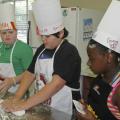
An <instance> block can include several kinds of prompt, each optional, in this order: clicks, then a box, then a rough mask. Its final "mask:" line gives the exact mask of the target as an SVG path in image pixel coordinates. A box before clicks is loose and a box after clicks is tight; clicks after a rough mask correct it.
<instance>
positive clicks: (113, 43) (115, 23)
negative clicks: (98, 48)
mask: <svg viewBox="0 0 120 120" xmlns="http://www.w3.org/2000/svg"><path fill="white" fill-rule="evenodd" d="M119 13H120V1H119V0H112V2H111V4H110V5H109V7H108V9H107V11H106V13H105V15H104V16H103V18H102V20H101V22H100V24H99V26H98V28H97V31H96V32H95V33H94V35H93V37H92V39H94V40H95V41H97V42H98V43H100V44H102V45H104V46H106V47H107V48H109V49H111V50H113V51H115V52H117V53H120V14H119Z"/></svg>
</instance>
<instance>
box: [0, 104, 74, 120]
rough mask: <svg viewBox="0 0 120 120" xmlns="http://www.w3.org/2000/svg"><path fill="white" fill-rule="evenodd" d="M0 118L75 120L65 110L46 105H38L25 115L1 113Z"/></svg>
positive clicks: (17, 119)
mask: <svg viewBox="0 0 120 120" xmlns="http://www.w3.org/2000/svg"><path fill="white" fill-rule="evenodd" d="M0 120H73V119H72V117H71V116H70V115H68V114H66V113H64V112H61V111H58V110H56V109H53V108H51V107H48V106H45V105H38V106H36V107H34V108H32V109H30V110H28V111H26V114H25V115H23V116H20V117H19V116H15V115H13V114H12V113H6V112H5V113H3V114H2V113H1V112H0Z"/></svg>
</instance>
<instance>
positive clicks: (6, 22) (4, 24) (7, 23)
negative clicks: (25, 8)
mask: <svg viewBox="0 0 120 120" xmlns="http://www.w3.org/2000/svg"><path fill="white" fill-rule="evenodd" d="M5 29H16V26H15V15H14V5H12V4H10V3H3V4H2V3H1V4H0V30H5Z"/></svg>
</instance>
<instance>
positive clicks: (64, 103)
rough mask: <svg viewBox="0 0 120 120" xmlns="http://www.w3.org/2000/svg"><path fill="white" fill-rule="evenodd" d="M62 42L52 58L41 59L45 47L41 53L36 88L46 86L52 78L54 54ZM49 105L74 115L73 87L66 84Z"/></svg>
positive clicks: (37, 65) (36, 71)
mask: <svg viewBox="0 0 120 120" xmlns="http://www.w3.org/2000/svg"><path fill="white" fill-rule="evenodd" d="M61 44H62V42H61V43H60V45H59V46H58V47H57V49H56V50H55V52H54V54H53V57H52V58H49V59H39V57H40V55H41V54H42V53H43V51H44V50H45V49H44V50H43V51H42V52H41V53H40V54H39V56H38V58H37V61H36V64H35V73H36V75H37V78H36V87H37V88H36V89H38V90H40V89H41V88H42V87H44V86H45V84H47V83H49V82H50V81H51V80H52V73H53V61H54V56H55V54H56V52H57V50H58V49H59V48H60V46H61ZM49 105H50V106H51V107H53V108H55V109H57V110H60V111H63V112H65V113H68V114H70V115H72V91H71V88H70V87H68V86H66V85H65V86H64V87H63V88H62V89H61V90H59V91H58V92H57V93H56V94H55V95H54V96H53V97H52V98H51V99H50V100H49Z"/></svg>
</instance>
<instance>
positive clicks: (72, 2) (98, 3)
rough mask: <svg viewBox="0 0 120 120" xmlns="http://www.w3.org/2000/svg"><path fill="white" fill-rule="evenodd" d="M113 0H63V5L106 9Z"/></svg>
mask: <svg viewBox="0 0 120 120" xmlns="http://www.w3.org/2000/svg"><path fill="white" fill-rule="evenodd" d="M110 2H111V0H61V4H62V6H63V7H70V6H72V7H74V6H77V7H80V8H91V9H98V10H106V8H107V7H108V5H109V4H110Z"/></svg>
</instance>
